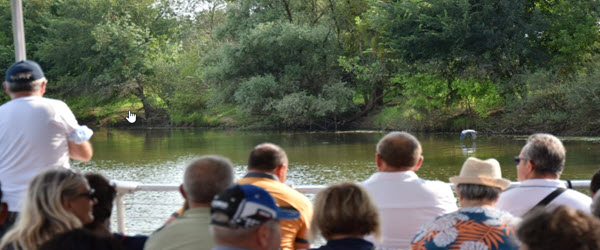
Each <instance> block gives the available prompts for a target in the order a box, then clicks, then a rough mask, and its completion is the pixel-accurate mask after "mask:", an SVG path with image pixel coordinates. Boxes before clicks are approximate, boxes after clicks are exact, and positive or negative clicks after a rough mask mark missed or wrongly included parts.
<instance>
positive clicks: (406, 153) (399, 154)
mask: <svg viewBox="0 0 600 250" xmlns="http://www.w3.org/2000/svg"><path fill="white" fill-rule="evenodd" d="M421 151H422V150H421V143H419V140H417V138H416V137H414V136H413V135H411V134H409V133H407V132H390V133H388V134H387V135H385V136H384V137H383V138H381V140H379V142H378V143H377V154H378V155H379V157H381V159H383V160H384V161H385V163H387V164H388V165H390V166H391V167H398V168H400V167H412V166H415V165H417V162H418V161H419V156H421Z"/></svg>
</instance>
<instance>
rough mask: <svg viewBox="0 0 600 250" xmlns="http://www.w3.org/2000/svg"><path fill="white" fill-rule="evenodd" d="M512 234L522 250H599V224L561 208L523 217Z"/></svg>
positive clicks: (582, 215)
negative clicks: (516, 238)
mask: <svg viewBox="0 0 600 250" xmlns="http://www.w3.org/2000/svg"><path fill="white" fill-rule="evenodd" d="M516 233H517V237H518V238H519V241H521V243H522V244H523V248H522V249H528V250H543V249H574V250H579V249H581V250H584V249H600V237H599V236H600V221H599V220H598V219H597V218H594V216H592V215H590V214H587V213H585V212H583V211H580V210H574V209H572V208H570V207H567V206H564V205H563V206H558V207H545V208H540V209H536V210H534V211H532V212H530V213H528V214H526V215H525V216H524V217H523V221H521V223H520V224H519V226H518V227H517V231H516Z"/></svg>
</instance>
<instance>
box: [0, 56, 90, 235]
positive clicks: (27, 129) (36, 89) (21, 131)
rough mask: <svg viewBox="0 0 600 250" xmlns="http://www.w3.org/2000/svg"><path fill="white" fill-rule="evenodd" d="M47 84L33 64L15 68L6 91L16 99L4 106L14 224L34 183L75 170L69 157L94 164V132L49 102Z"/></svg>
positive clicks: (6, 175) (4, 167)
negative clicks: (53, 172)
mask: <svg viewBox="0 0 600 250" xmlns="http://www.w3.org/2000/svg"><path fill="white" fill-rule="evenodd" d="M46 83H47V80H46V78H45V77H44V73H43V71H42V69H41V67H40V66H39V65H38V64H37V63H35V62H33V61H20V62H17V63H15V64H13V65H12V66H11V67H10V68H9V69H8V70H7V71H6V75H5V81H4V83H3V85H2V86H3V88H4V91H5V92H6V93H7V94H8V95H9V96H10V98H11V100H10V101H8V102H6V103H4V104H3V105H2V106H0V182H2V191H3V192H4V201H5V202H6V203H7V204H8V211H10V212H11V214H10V215H9V221H7V223H5V225H3V227H0V235H2V234H3V233H4V232H3V230H6V228H5V226H6V225H11V224H12V223H13V222H14V220H15V218H16V215H17V212H18V211H19V210H20V209H21V200H22V198H24V197H23V196H24V194H25V191H26V190H27V186H28V184H29V181H30V180H31V179H33V177H34V176H36V175H37V174H38V173H40V172H42V171H44V170H47V169H49V168H54V167H64V168H69V167H70V165H69V158H73V159H76V160H79V161H88V160H90V159H91V157H92V154H93V153H92V146H91V145H90V143H89V142H88V140H89V139H90V137H91V136H92V134H93V132H92V131H91V130H90V129H89V128H87V127H85V126H80V125H79V124H78V123H77V120H76V119H75V116H74V115H73V112H71V110H70V109H69V107H68V106H67V104H65V103H64V102H62V101H59V100H54V99H49V98H44V97H43V95H44V93H45V92H46Z"/></svg>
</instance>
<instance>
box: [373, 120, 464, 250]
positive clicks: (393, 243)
mask: <svg viewBox="0 0 600 250" xmlns="http://www.w3.org/2000/svg"><path fill="white" fill-rule="evenodd" d="M421 151H422V150H421V144H420V143H419V141H418V140H417V138H415V137H414V136H413V135H411V134H409V133H406V132H391V133H389V134H387V135H386V136H384V137H383V138H382V139H381V140H380V141H379V143H377V153H376V154H375V160H376V165H377V172H376V173H375V174H373V175H372V176H371V177H369V179H367V180H365V181H364V182H363V185H364V187H365V188H366V189H367V191H368V192H369V194H370V195H371V197H372V198H373V201H374V202H375V204H376V205H377V207H378V210H379V215H380V216H381V232H382V239H381V243H378V242H377V241H374V240H373V239H372V238H371V239H369V240H371V241H373V243H375V244H376V245H377V247H378V249H408V248H409V247H410V242H411V240H412V239H413V237H414V236H415V234H416V233H417V232H418V231H419V228H420V227H421V226H422V225H423V224H425V222H427V221H429V220H430V219H433V218H435V217H437V216H439V215H442V214H446V213H451V212H454V211H456V210H457V206H456V198H455V197H454V193H452V190H451V189H450V186H449V185H448V184H446V183H444V182H441V181H428V180H423V179H421V178H419V177H418V176H417V174H416V173H415V171H417V170H418V169H419V168H420V167H421V164H422V163H423V156H422V155H421Z"/></svg>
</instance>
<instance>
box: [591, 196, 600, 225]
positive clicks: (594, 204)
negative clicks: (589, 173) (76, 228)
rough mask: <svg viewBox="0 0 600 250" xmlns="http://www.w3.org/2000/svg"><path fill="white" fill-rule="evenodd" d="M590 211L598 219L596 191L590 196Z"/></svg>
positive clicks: (599, 209) (599, 212)
mask: <svg viewBox="0 0 600 250" xmlns="http://www.w3.org/2000/svg"><path fill="white" fill-rule="evenodd" d="M590 212H591V213H592V214H593V215H594V216H596V218H599V219H600V193H599V192H596V193H595V194H594V195H593V196H592V205H590Z"/></svg>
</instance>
